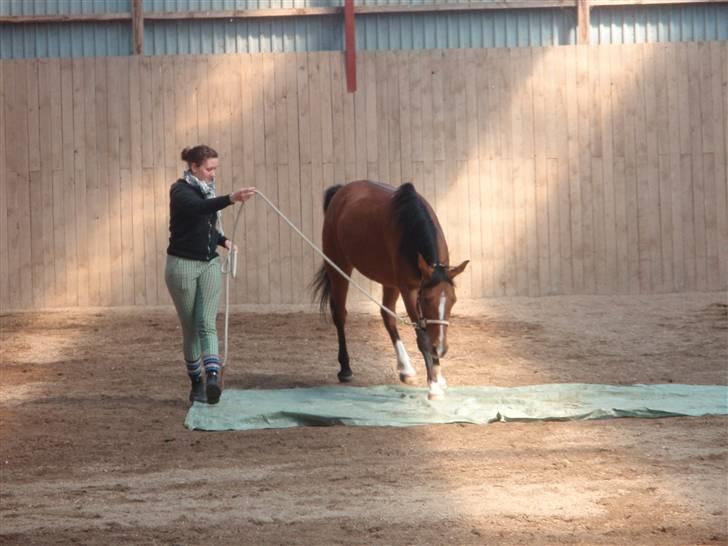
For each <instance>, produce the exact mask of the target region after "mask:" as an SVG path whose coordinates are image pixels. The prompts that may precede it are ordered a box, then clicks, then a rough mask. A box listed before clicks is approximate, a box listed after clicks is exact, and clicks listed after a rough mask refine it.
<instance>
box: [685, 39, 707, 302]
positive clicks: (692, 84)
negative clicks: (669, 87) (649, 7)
mask: <svg viewBox="0 0 728 546" xmlns="http://www.w3.org/2000/svg"><path fill="white" fill-rule="evenodd" d="M702 54H704V51H703V50H702V46H700V45H699V44H697V43H690V44H689V45H688V64H689V87H688V96H689V105H690V155H691V163H692V179H693V222H694V224H693V229H694V233H695V284H696V288H697V289H698V290H706V289H707V288H708V276H707V268H706V253H707V252H706V250H707V248H706V247H707V242H706V233H705V220H706V218H705V180H704V173H703V139H702V135H701V108H702V105H701V98H702V93H701V81H700V66H701V55H702Z"/></svg>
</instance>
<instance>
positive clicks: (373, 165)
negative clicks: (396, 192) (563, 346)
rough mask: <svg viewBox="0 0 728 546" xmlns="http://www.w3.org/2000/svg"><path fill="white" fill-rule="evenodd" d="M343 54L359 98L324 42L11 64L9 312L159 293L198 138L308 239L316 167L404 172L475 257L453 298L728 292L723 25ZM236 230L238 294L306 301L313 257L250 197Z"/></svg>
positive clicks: (0, 242)
mask: <svg viewBox="0 0 728 546" xmlns="http://www.w3.org/2000/svg"><path fill="white" fill-rule="evenodd" d="M358 70H359V76H358V79H359V83H360V87H359V91H358V92H357V93H356V94H353V95H352V94H347V93H346V79H345V74H344V67H343V57H342V55H341V54H338V53H309V54H257V55H234V56H196V57H184V56H180V57H143V58H137V57H134V58H126V57H120V58H96V59H54V60H46V59H43V60H30V61H28V60H18V61H2V62H1V63H0V127H1V128H2V129H1V130H0V163H1V164H2V165H3V168H1V169H0V308H1V309H3V310H8V309H28V308H43V307H59V306H109V305H111V306H121V305H157V304H167V303H169V298H168V296H167V293H166V289H165V286H164V279H163V271H164V263H165V248H166V238H167V215H168V211H167V206H168V204H167V189H168V186H169V184H170V182H171V181H173V180H174V179H175V178H176V177H177V176H178V174H179V173H180V171H181V169H182V164H181V162H180V161H179V152H180V150H181V149H182V147H184V146H185V145H188V144H194V143H198V142H206V143H208V144H210V145H212V146H213V147H215V148H216V149H218V151H219V152H220V153H221V159H222V161H221V168H220V173H219V186H220V188H219V189H220V191H221V192H228V191H230V190H231V189H233V188H236V187H239V186H242V185H248V184H255V185H257V186H258V187H259V188H260V189H261V190H263V191H264V192H265V193H266V194H267V195H268V196H269V197H270V198H271V199H272V200H273V201H274V202H276V203H278V204H279V206H280V208H281V209H283V210H284V211H285V212H287V213H288V214H289V215H290V217H291V219H292V220H293V221H294V222H295V223H296V224H297V225H299V226H301V227H302V228H303V230H304V232H306V233H307V234H308V235H309V236H310V237H311V238H312V239H314V240H315V241H319V240H320V230H321V225H322V211H321V198H322V193H323V190H324V189H325V188H326V187H327V186H329V185H330V184H333V183H339V182H344V181H346V180H354V179H359V178H372V179H378V180H381V181H385V182H389V183H391V184H394V185H397V184H400V183H401V182H403V181H410V180H411V181H414V183H415V185H416V186H417V187H418V189H419V190H420V192H421V193H422V194H424V195H425V196H426V197H427V199H428V200H429V201H430V202H431V203H432V204H433V205H434V207H435V209H436V210H437V213H438V215H439V217H440V220H441V223H442V224H443V226H444V228H445V232H446V234H447V237H448V241H449V244H450V247H451V256H452V258H451V260H452V262H453V263H456V262H459V261H461V260H463V259H470V260H471V265H470V267H469V268H468V270H467V272H466V274H464V275H463V276H462V277H461V280H460V282H459V295H460V296H461V297H462V296H464V297H475V298H478V297H489V296H517V295H523V296H541V295H548V294H623V293H631V294H650V293H658V292H673V291H690V290H725V289H726V288H728V205H727V200H728V191H727V186H728V183H727V174H726V173H727V170H728V165H727V163H726V162H727V158H728V135H727V127H726V126H727V124H728V122H727V118H728V43H725V42H722V43H721V42H712V43H686V44H650V45H604V46H578V47H554V48H539V49H527V48H524V49H489V50H432V51H408V52H404V51H403V52H391V51H383V52H368V53H361V54H359V55H358ZM232 221H233V214H232V212H231V211H230V209H228V211H227V212H226V218H225V225H226V228H227V229H228V230H230V229H231V228H232ZM237 239H238V243H239V245H240V246H241V247H242V249H243V251H242V253H241V257H240V264H239V278H238V279H237V280H236V281H235V282H234V294H233V301H234V302H236V303H263V304H267V303H274V304H287V303H299V302H307V301H309V298H310V296H309V293H308V290H307V284H308V282H309V281H310V279H311V277H312V275H313V273H314V271H315V269H316V268H317V266H318V265H319V263H320V260H319V258H318V257H316V256H315V255H314V254H313V252H312V251H311V250H310V249H309V248H308V247H307V246H305V245H304V244H303V243H302V241H301V240H300V239H299V238H298V237H296V236H295V235H294V234H293V233H292V232H291V231H290V229H289V228H288V227H287V226H286V225H284V224H282V223H281V221H279V219H278V218H277V216H275V215H274V214H273V213H272V212H271V210H270V209H268V208H267V207H266V206H265V205H264V203H263V202H262V201H260V200H257V201H254V202H251V203H249V204H247V205H246V206H245V207H244V213H243V215H242V219H241V225H240V234H239V236H238V238H237ZM373 244H376V242H373ZM375 291H376V290H375ZM354 297H356V296H354Z"/></svg>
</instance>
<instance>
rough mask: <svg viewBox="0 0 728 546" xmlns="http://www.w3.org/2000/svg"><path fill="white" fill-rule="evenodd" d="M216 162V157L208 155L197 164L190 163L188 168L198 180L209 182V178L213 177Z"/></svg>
mask: <svg viewBox="0 0 728 546" xmlns="http://www.w3.org/2000/svg"><path fill="white" fill-rule="evenodd" d="M217 163H218V160H217V158H216V157H208V158H207V159H205V161H203V162H202V163H200V164H199V165H198V164H197V163H192V164H191V165H190V170H191V171H192V174H194V175H195V176H196V177H197V179H198V180H202V181H203V182H209V181H210V180H212V179H213V178H215V171H216V170H217Z"/></svg>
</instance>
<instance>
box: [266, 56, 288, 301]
mask: <svg viewBox="0 0 728 546" xmlns="http://www.w3.org/2000/svg"><path fill="white" fill-rule="evenodd" d="M262 80H263V105H264V111H263V112H264V120H265V132H264V137H265V163H266V172H265V175H266V178H265V186H263V192H264V193H265V194H266V195H267V196H268V198H269V199H270V200H271V201H273V203H280V199H279V196H278V174H279V173H278V168H277V162H278V156H277V151H278V139H279V138H280V135H278V134H277V132H276V94H275V57H274V55H272V54H264V55H263V77H262ZM266 225H267V240H268V249H269V256H270V262H269V278H270V284H269V292H270V294H269V298H270V299H269V301H270V302H271V303H281V301H282V299H281V291H282V282H283V281H282V277H281V271H282V269H281V248H280V224H279V219H278V216H277V215H276V214H275V212H274V211H273V210H271V209H268V211H267V222H266Z"/></svg>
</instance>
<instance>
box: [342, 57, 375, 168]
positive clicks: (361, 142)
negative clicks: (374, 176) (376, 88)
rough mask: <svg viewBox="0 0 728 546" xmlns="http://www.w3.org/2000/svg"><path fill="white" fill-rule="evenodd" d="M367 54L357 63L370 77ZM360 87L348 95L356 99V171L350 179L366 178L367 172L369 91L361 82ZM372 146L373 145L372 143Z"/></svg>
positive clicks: (354, 150) (360, 69)
mask: <svg viewBox="0 0 728 546" xmlns="http://www.w3.org/2000/svg"><path fill="white" fill-rule="evenodd" d="M365 61H366V56H365V55H362V56H361V59H360V62H359V63H357V64H358V66H359V70H358V71H359V73H360V74H361V75H362V77H363V78H366V77H368V76H367V71H366V68H365V67H366V64H365ZM359 86H360V87H359V89H357V91H356V93H351V94H349V95H347V96H351V97H352V99H353V101H354V104H353V106H354V108H353V111H352V113H353V117H352V120H353V127H354V142H355V144H354V147H353V148H352V151H353V152H354V163H355V167H354V172H353V173H352V177H349V176H347V178H349V179H350V180H353V179H359V178H366V173H367V101H366V99H367V92H366V87H365V86H364V85H363V84H362V83H361V82H360V83H359ZM370 146H371V145H370Z"/></svg>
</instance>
